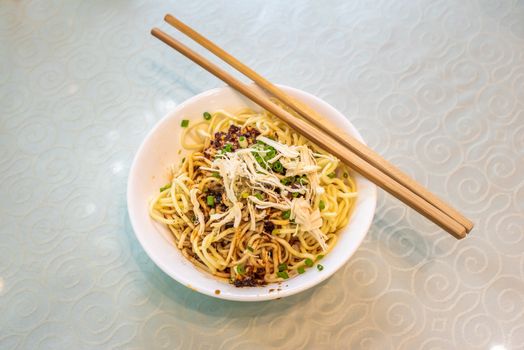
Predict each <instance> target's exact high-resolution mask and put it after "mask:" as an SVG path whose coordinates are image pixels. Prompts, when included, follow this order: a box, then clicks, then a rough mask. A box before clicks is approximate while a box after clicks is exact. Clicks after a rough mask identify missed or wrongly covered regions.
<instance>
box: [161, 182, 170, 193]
mask: <svg viewBox="0 0 524 350" xmlns="http://www.w3.org/2000/svg"><path fill="white" fill-rule="evenodd" d="M168 188H171V183H168V184H167V185H165V186H162V187H160V192H164V191H165V190H167V189H168Z"/></svg>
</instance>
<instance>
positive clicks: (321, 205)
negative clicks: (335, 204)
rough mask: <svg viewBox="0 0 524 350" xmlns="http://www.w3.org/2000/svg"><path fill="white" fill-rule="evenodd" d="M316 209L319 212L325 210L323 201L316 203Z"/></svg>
mask: <svg viewBox="0 0 524 350" xmlns="http://www.w3.org/2000/svg"><path fill="white" fill-rule="evenodd" d="M318 209H320V210H324V209H326V203H324V201H320V202H319V203H318Z"/></svg>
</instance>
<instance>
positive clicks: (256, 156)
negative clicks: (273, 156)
mask: <svg viewBox="0 0 524 350" xmlns="http://www.w3.org/2000/svg"><path fill="white" fill-rule="evenodd" d="M252 154H253V157H255V160H256V161H257V163H258V164H260V166H261V167H262V168H264V169H265V168H267V164H266V162H265V161H264V159H262V157H261V156H260V153H258V152H252Z"/></svg>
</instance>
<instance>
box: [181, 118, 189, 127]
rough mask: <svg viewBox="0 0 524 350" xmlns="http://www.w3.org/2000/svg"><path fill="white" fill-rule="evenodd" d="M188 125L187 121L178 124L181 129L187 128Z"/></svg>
mask: <svg viewBox="0 0 524 350" xmlns="http://www.w3.org/2000/svg"><path fill="white" fill-rule="evenodd" d="M188 125H189V120H187V119H183V120H182V122H181V123H180V126H181V127H183V128H187V127H188Z"/></svg>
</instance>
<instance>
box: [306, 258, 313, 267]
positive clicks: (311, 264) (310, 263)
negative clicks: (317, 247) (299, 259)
mask: <svg viewBox="0 0 524 350" xmlns="http://www.w3.org/2000/svg"><path fill="white" fill-rule="evenodd" d="M304 264H306V266H309V267H311V266H313V260H311V259H310V258H307V259H306V260H305V261H304Z"/></svg>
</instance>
